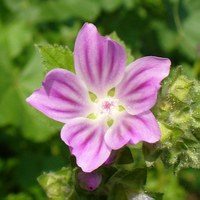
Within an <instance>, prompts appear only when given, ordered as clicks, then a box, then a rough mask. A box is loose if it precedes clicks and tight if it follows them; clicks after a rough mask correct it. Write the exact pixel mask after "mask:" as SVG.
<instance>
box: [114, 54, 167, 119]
mask: <svg viewBox="0 0 200 200" xmlns="http://www.w3.org/2000/svg"><path fill="white" fill-rule="evenodd" d="M170 64H171V62H170V60H169V59H166V58H160V57H154V56H147V57H143V58H140V59H138V60H136V61H134V62H133V63H131V64H130V65H129V66H128V67H127V69H126V72H125V76H124V78H123V80H122V81H121V83H120V84H119V85H118V86H117V88H116V96H117V98H119V99H120V101H121V102H122V103H123V104H124V106H125V108H126V110H127V112H129V113H130V114H133V115H137V114H139V113H142V112H145V111H147V110H149V109H150V108H152V107H153V105H154V104H155V102H156V99H157V92H158V90H159V88H160V82H161V81H162V80H163V79H164V78H165V77H166V76H168V74H169V70H170Z"/></svg>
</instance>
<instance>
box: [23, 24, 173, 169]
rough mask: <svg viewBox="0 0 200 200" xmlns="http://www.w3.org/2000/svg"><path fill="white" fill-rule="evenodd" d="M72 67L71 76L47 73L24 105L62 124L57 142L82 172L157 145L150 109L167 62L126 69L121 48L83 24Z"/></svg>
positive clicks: (154, 60)
mask: <svg viewBox="0 0 200 200" xmlns="http://www.w3.org/2000/svg"><path fill="white" fill-rule="evenodd" d="M74 62H75V70H76V74H73V73H72V72H70V71H67V70H64V69H54V70H52V71H50V72H49V73H48V74H47V75H46V77H45V80H44V82H43V85H42V87H41V88H40V89H38V90H36V91H35V92H33V94H32V95H31V96H30V97H28V98H27V100H26V101H27V102H28V103H29V104H31V105H32V106H33V107H35V108H36V109H38V110H39V111H41V112H42V113H44V114H45V115H47V116H48V117H50V118H52V119H54V120H57V121H59V122H63V123H64V124H65V125H64V127H63V128H62V130H61V138H62V140H63V141H64V142H65V143H66V144H67V145H68V146H69V147H70V149H71V153H72V154H73V155H75V157H76V161H77V164H78V166H80V167H81V168H82V170H83V171H84V172H91V171H93V170H95V169H97V168H98V167H99V166H101V165H102V164H103V163H104V162H105V161H106V160H107V159H108V157H109V155H110V153H111V151H112V150H117V149H120V148H122V147H123V146H124V145H126V144H136V143H138V142H140V141H146V142H149V143H154V142H157V141H158V140H159V139H160V129H159V126H158V123H157V121H156V119H155V117H154V116H153V114H152V113H151V111H150V109H151V108H152V106H154V104H155V102H156V99H157V92H158V90H159V88H160V82H161V81H162V80H163V79H164V78H165V77H166V76H168V74H169V70H170V60H169V59H166V58H160V57H154V56H148V57H143V58H140V59H138V60H136V61H134V62H132V63H131V64H129V65H128V66H127V67H125V64H126V55H125V50H124V48H123V47H122V46H121V45H119V44H118V43H117V42H115V41H113V40H111V39H110V38H109V37H102V36H100V35H99V34H98V32H97V29H96V27H95V26H94V25H93V24H89V23H86V24H85V25H84V26H83V27H82V29H81V30H80V32H79V34H78V36H77V38H76V43H75V49H74ZM111 89H112V90H111ZM109 91H112V92H109ZM91 93H93V94H95V95H96V97H97V98H96V99H95V98H91V95H89V94H91ZM111 93H112V95H111ZM93 96H94V95H93Z"/></svg>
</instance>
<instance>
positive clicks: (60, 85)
mask: <svg viewBox="0 0 200 200" xmlns="http://www.w3.org/2000/svg"><path fill="white" fill-rule="evenodd" d="M26 101H27V102H28V103H29V104H30V105H32V106H33V107H34V108H36V109H37V110H39V111H41V112H42V113H44V114H45V115H47V116H48V117H50V118H52V119H54V120H57V121H60V122H63V123H65V122H67V121H68V119H69V118H74V117H81V116H86V115H87V114H88V113H89V110H90V105H89V96H88V92H87V90H86V88H85V87H84V83H83V82H82V81H81V80H80V79H78V78H77V76H75V75H74V74H73V73H71V72H69V71H67V70H64V69H54V70H52V71H50V72H49V73H48V74H47V75H46V77H45V80H44V82H43V85H42V87H41V88H40V89H38V90H36V91H35V92H33V94H32V95H31V96H30V97H28V98H27V99H26Z"/></svg>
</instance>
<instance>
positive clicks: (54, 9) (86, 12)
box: [39, 0, 100, 22]
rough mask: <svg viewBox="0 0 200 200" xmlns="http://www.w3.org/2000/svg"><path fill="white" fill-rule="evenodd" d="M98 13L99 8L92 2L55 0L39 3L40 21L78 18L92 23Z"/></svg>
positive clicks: (86, 0) (88, 0)
mask: <svg viewBox="0 0 200 200" xmlns="http://www.w3.org/2000/svg"><path fill="white" fill-rule="evenodd" d="M99 13H100V7H99V6H98V4H97V3H96V2H95V1H92V0H84V3H83V2H82V0H68V1H65V0H57V1H46V2H42V3H40V6H39V17H40V20H41V21H43V22H44V21H52V20H54V21H58V20H66V19H70V18H71V17H79V18H81V19H83V20H84V21H94V20H95V19H96V18H97V16H98V15H99Z"/></svg>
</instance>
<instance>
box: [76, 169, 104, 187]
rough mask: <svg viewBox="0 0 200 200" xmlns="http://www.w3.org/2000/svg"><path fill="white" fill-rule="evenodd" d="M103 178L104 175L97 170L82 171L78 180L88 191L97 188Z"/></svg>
mask: <svg viewBox="0 0 200 200" xmlns="http://www.w3.org/2000/svg"><path fill="white" fill-rule="evenodd" d="M101 180H102V176H101V175H100V174H98V173H96V172H91V173H85V172H83V171H80V172H79V173H78V175H77V181H78V184H79V186H80V187H81V188H82V189H84V190H88V191H93V190H96V189H97V188H98V187H99V185H100V183H101Z"/></svg>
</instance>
